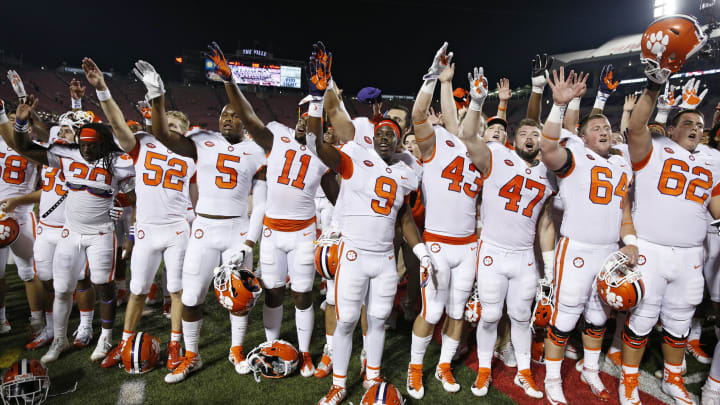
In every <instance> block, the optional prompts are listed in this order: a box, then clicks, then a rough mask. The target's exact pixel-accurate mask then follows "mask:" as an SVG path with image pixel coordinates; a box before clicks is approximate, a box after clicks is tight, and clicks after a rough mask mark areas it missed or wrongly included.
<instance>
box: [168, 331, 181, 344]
mask: <svg viewBox="0 0 720 405" xmlns="http://www.w3.org/2000/svg"><path fill="white" fill-rule="evenodd" d="M181 338H182V332H176V331H174V330H171V331H170V341H171V342H179V341H180V339H181Z"/></svg>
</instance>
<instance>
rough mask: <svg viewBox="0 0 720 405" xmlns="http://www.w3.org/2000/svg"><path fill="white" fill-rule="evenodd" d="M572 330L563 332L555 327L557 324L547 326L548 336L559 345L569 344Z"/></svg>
mask: <svg viewBox="0 0 720 405" xmlns="http://www.w3.org/2000/svg"><path fill="white" fill-rule="evenodd" d="M570 332H571V331H568V332H563V331H561V330H560V329H558V328H557V327H555V325H548V327H547V337H548V338H549V339H550V340H551V341H552V342H553V343H555V344H556V345H558V346H565V345H566V344H567V341H568V338H569V337H570Z"/></svg>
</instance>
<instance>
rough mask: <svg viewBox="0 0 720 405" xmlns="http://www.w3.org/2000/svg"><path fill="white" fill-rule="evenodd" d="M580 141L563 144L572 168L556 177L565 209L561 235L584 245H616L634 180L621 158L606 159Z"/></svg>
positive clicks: (573, 140) (611, 157)
mask: <svg viewBox="0 0 720 405" xmlns="http://www.w3.org/2000/svg"><path fill="white" fill-rule="evenodd" d="M579 139H580V138H578V137H574V138H570V139H569V140H568V141H567V142H565V141H561V144H565V147H567V148H568V149H569V150H570V152H571V153H572V156H573V165H572V167H571V168H570V170H569V171H568V173H566V174H565V175H563V176H560V175H558V176H557V177H558V183H559V187H560V196H561V197H562V199H563V207H564V211H563V220H562V225H561V227H560V233H561V234H562V235H563V236H566V237H568V238H570V239H574V240H577V241H579V242H584V243H590V244H596V245H606V244H611V243H617V242H618V240H620V226H621V225H622V211H623V210H622V208H623V206H624V204H625V203H626V200H627V194H628V192H629V189H630V185H631V183H632V180H633V172H632V168H631V165H630V162H629V161H628V160H627V159H626V158H625V157H622V156H618V155H610V156H609V157H608V158H607V159H605V158H603V157H602V156H600V155H598V154H597V153H595V152H593V151H592V150H590V149H588V148H586V147H585V145H584V144H583V143H582V141H580V140H579Z"/></svg>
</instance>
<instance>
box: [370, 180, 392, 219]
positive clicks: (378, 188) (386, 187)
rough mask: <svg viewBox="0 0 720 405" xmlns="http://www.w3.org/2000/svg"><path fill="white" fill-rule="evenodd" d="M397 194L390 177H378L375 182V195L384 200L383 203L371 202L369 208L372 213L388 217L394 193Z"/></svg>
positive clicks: (378, 201)
mask: <svg viewBox="0 0 720 405" xmlns="http://www.w3.org/2000/svg"><path fill="white" fill-rule="evenodd" d="M396 192H397V183H395V180H393V179H391V178H390V177H385V176H381V177H378V179H377V181H376V182H375V194H376V195H377V196H378V197H380V198H382V199H385V201H380V200H375V199H373V200H372V203H371V204H370V206H371V207H372V209H373V211H375V212H377V213H378V214H380V215H388V214H390V211H392V207H393V204H394V203H395V193H396Z"/></svg>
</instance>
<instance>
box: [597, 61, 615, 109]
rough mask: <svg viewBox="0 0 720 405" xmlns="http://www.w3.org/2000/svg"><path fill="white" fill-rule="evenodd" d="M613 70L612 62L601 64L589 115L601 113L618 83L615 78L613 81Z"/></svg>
mask: <svg viewBox="0 0 720 405" xmlns="http://www.w3.org/2000/svg"><path fill="white" fill-rule="evenodd" d="M614 72H615V67H614V66H613V65H612V64H609V65H605V66H603V68H602V70H601V71H600V84H598V92H597V95H596V96H595V104H594V105H593V109H592V111H591V112H590V114H591V115H595V114H602V113H603V111H604V110H605V103H606V102H607V99H608V98H609V97H610V95H611V94H612V93H613V92H614V91H615V89H617V87H618V85H619V84H620V82H619V81H617V80H615V81H613V74H614Z"/></svg>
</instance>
